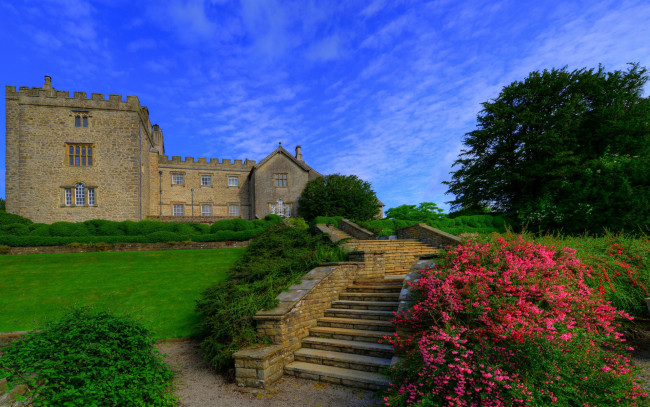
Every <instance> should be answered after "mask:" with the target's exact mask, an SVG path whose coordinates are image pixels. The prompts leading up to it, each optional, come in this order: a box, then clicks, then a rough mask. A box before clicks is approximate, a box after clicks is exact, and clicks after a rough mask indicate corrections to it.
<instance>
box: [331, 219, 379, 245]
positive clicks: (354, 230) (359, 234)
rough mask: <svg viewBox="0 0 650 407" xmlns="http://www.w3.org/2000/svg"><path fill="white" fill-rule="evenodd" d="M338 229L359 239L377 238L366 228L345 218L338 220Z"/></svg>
mask: <svg viewBox="0 0 650 407" xmlns="http://www.w3.org/2000/svg"><path fill="white" fill-rule="evenodd" d="M339 229H340V230H342V231H344V232H345V233H347V234H348V235H350V236H352V237H354V238H355V239H359V240H374V239H376V238H377V236H375V234H374V233H372V232H371V231H369V230H366V229H364V228H362V227H361V226H359V225H357V224H356V223H354V222H350V221H349V220H347V219H341V220H340V221H339Z"/></svg>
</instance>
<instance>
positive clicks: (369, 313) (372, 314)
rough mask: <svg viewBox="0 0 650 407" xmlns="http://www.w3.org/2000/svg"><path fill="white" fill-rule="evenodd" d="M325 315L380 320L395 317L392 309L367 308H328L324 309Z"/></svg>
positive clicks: (388, 319)
mask: <svg viewBox="0 0 650 407" xmlns="http://www.w3.org/2000/svg"><path fill="white" fill-rule="evenodd" d="M325 316H326V317H332V318H354V319H370V320H380V321H390V320H393V319H394V318H395V315H394V314H393V312H392V311H375V310H367V309H339V308H329V309H326V310H325Z"/></svg>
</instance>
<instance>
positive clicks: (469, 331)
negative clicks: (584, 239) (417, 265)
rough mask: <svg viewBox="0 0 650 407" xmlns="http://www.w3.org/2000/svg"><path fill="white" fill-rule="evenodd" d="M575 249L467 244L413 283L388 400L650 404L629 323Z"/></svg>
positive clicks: (396, 341)
mask: <svg viewBox="0 0 650 407" xmlns="http://www.w3.org/2000/svg"><path fill="white" fill-rule="evenodd" d="M588 273H589V270H588V269H587V268H586V267H585V266H584V264H583V263H582V262H580V260H578V259H577V258H576V257H575V251H574V250H573V249H569V248H563V249H556V248H554V247H545V246H542V245H540V244H536V243H534V242H532V241H527V240H525V239H524V238H522V237H521V236H519V237H512V238H509V239H508V240H506V239H503V238H494V239H493V240H492V241H490V242H488V243H481V244H479V243H473V242H467V243H465V244H463V245H461V246H458V247H457V248H455V249H452V250H450V251H449V252H448V254H447V257H446V259H445V260H444V261H443V262H441V264H440V265H438V266H436V267H435V268H432V269H429V270H424V271H423V275H422V278H421V279H420V280H419V281H417V282H416V283H414V284H413V286H412V288H413V290H414V292H415V294H416V302H415V304H414V305H413V306H412V308H411V309H410V310H409V311H408V312H406V313H405V314H403V315H397V317H396V324H397V325H398V328H401V329H398V330H400V332H402V331H406V332H410V333H409V334H407V335H402V336H398V335H395V337H392V338H387V340H388V341H389V342H390V343H392V344H393V345H394V347H395V348H396V351H397V352H398V354H400V355H401V356H402V357H403V359H402V362H401V363H399V364H398V365H397V366H396V367H394V368H393V371H392V372H391V381H392V383H391V387H390V389H389V391H388V395H387V397H386V398H385V402H386V403H385V404H386V405H387V406H404V405H422V406H547V405H558V406H607V405H624V406H636V405H643V403H644V401H643V400H645V399H646V396H647V394H645V393H643V392H642V391H641V390H640V387H639V385H638V383H637V382H636V379H635V375H634V374H635V368H634V366H633V365H632V363H631V362H630V360H629V359H628V358H627V357H626V351H627V350H629V349H630V348H627V349H626V348H625V346H624V343H623V342H624V339H623V338H622V335H621V334H620V333H619V332H617V329H618V327H619V326H620V324H619V321H620V320H624V319H629V318H630V317H629V316H628V315H627V314H626V313H625V312H623V311H618V310H617V309H616V308H614V307H613V306H612V305H610V304H609V303H605V302H604V301H603V299H602V297H601V296H600V295H598V293H597V292H594V291H592V289H590V288H589V287H588V286H587V285H586V284H585V278H586V277H588Z"/></svg>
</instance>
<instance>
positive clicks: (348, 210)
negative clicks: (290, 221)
mask: <svg viewBox="0 0 650 407" xmlns="http://www.w3.org/2000/svg"><path fill="white" fill-rule="evenodd" d="M298 205H299V207H298V213H299V214H300V216H302V217H303V218H305V219H306V220H307V221H309V220H311V219H313V218H315V217H316V216H343V217H345V218H348V219H354V220H369V219H372V218H373V217H375V216H377V215H378V214H379V208H381V204H380V203H379V200H378V199H377V195H375V191H373V190H372V188H371V186H370V184H369V183H368V182H366V181H364V180H362V179H359V178H358V177H357V176H356V175H341V174H331V175H326V176H324V177H319V178H316V179H313V180H311V181H309V182H308V183H307V185H306V186H305V189H304V190H303V191H302V195H301V196H300V199H299V200H298Z"/></svg>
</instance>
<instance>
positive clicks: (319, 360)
mask: <svg viewBox="0 0 650 407" xmlns="http://www.w3.org/2000/svg"><path fill="white" fill-rule="evenodd" d="M294 355H295V358H296V359H295V360H297V361H299V362H308V363H313V364H316V365H326V366H336V367H342V368H345V369H354V370H362V371H365V372H381V371H382V370H383V369H385V368H387V367H388V366H390V362H391V359H388V358H377V357H373V356H365V355H357V354H354V353H341V352H329V351H326V350H320V349H309V348H300V349H298V350H297V351H296V352H295V353H294Z"/></svg>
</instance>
